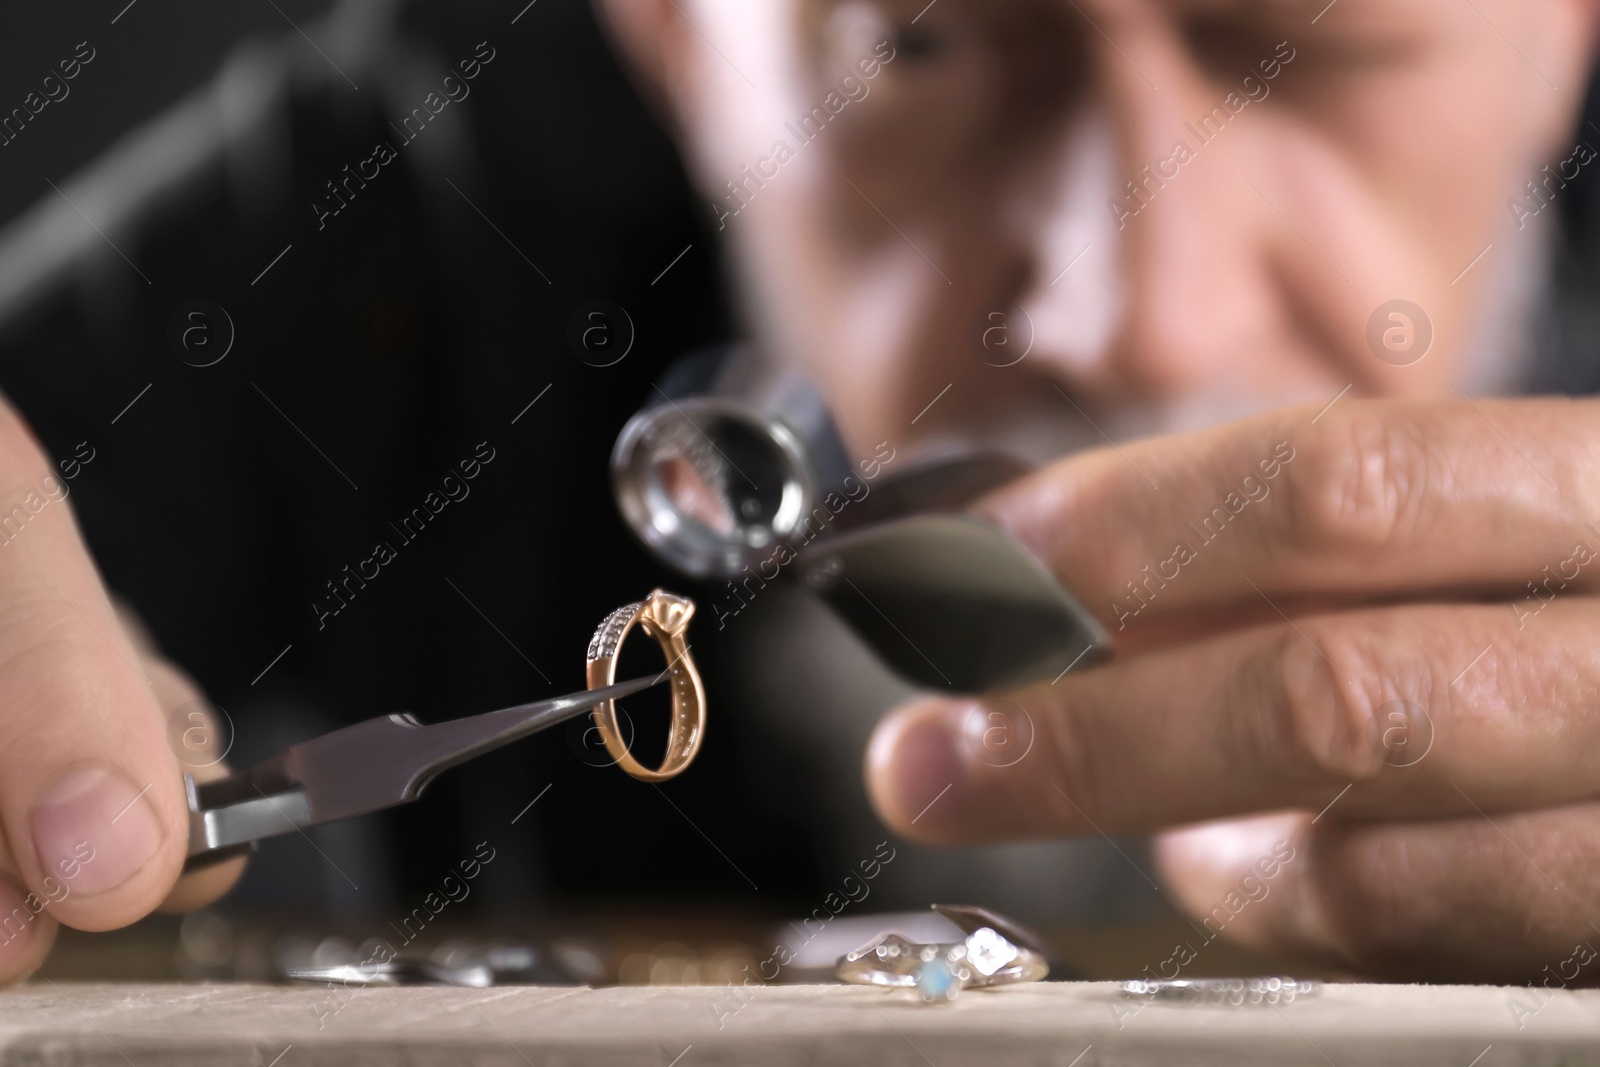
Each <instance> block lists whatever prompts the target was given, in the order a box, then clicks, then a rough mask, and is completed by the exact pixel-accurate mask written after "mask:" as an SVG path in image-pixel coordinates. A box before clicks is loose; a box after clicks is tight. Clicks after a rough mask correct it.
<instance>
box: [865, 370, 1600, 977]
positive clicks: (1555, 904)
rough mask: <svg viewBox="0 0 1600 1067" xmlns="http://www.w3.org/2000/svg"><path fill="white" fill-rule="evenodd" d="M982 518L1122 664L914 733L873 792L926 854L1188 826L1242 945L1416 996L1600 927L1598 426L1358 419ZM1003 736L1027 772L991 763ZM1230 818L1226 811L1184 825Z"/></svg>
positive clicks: (1166, 849)
mask: <svg viewBox="0 0 1600 1067" xmlns="http://www.w3.org/2000/svg"><path fill="white" fill-rule="evenodd" d="M978 510H979V511H980V513H982V514H983V515H985V516H986V517H988V518H991V519H993V520H994V521H996V522H998V523H999V524H1000V525H1001V526H1003V527H1004V528H1006V529H1007V530H1009V531H1011V532H1012V533H1014V534H1015V535H1016V536H1018V537H1019V538H1020V539H1021V540H1022V541H1023V542H1024V543H1026V544H1027V545H1029V546H1030V547H1031V548H1032V549H1033V550H1034V551H1035V552H1037V553H1038V555H1039V556H1040V558H1041V559H1043V560H1044V561H1045V562H1046V563H1047V564H1048V565H1049V566H1050V567H1051V568H1052V569H1053V570H1054V571H1055V573H1056V574H1057V575H1058V576H1059V577H1060V579H1061V580H1062V582H1063V583H1064V584H1065V585H1067V586H1068V587H1069V588H1071V589H1072V590H1074V592H1076V593H1077V594H1078V596H1079V597H1080V599H1081V600H1082V601H1083V602H1084V603H1085V605H1087V606H1088V607H1089V608H1090V610H1092V611H1094V612H1095V613H1096V614H1097V615H1098V616H1099V617H1100V618H1101V619H1102V621H1103V622H1104V623H1105V624H1106V625H1107V626H1108V627H1109V629H1110V630H1111V632H1112V634H1113V636H1114V638H1115V640H1116V641H1117V644H1118V649H1119V652H1118V658H1117V660H1116V661H1115V662H1113V663H1111V664H1110V665H1108V666H1105V667H1103V668H1100V669H1096V670H1092V671H1085V672H1081V673H1073V674H1068V675H1066V676H1064V677H1061V678H1059V679H1058V680H1056V681H1055V682H1054V683H1044V684H1040V685H1037V686H1034V687H1033V688H1030V689H1027V690H1023V691H1021V692H1016V693H1009V694H1005V695H1004V696H1003V697H997V698H995V699H994V700H992V701H990V702H989V705H988V706H987V707H985V705H984V703H983V702H980V701H975V700H969V701H952V700H944V699H930V700H928V701H925V702H922V703H919V704H917V705H914V706H912V707H909V708H904V709H901V710H900V711H898V712H896V713H895V714H894V715H892V716H890V717H889V718H888V719H886V720H885V721H884V723H883V724H882V725H880V727H879V728H878V732H877V734H876V736H875V738H874V740H873V744H872V747H871V750H870V752H869V754H868V774H869V782H870V788H871V791H872V795H873V798H874V803H875V804H876V806H877V808H878V810H879V812H880V813H881V814H882V816H883V817H884V819H885V820H886V821H887V822H888V823H889V824H890V825H891V826H893V827H894V828H896V829H897V830H899V831H900V832H901V833H904V834H906V835H907V836H910V837H914V838H918V839H922V840H925V841H930V842H937V843H947V844H956V843H976V842H987V841H994V840H997V839H1007V838H1039V837H1048V836H1060V835H1085V834H1095V833H1102V834H1108V835H1118V834H1140V833H1153V832H1158V831H1166V833H1165V834H1164V835H1163V837H1162V838H1161V839H1160V840H1159V842H1158V844H1157V858H1158V861H1159V863H1160V865H1161V868H1162V870H1163V873H1164V874H1165V877H1166V880H1167V882H1168V885H1169V888H1170V889H1171V890H1172V891H1173V893H1174V894H1175V896H1176V897H1177V899H1178V901H1179V902H1180V903H1181V904H1182V905H1183V906H1185V907H1186V908H1187V909H1188V910H1189V911H1191V912H1192V913H1194V915H1195V916H1196V917H1197V919H1201V920H1206V929H1207V930H1208V931H1210V932H1211V933H1212V934H1215V933H1217V932H1221V933H1225V934H1226V935H1228V936H1231V937H1236V938H1239V939H1241V940H1243V941H1245V942H1246V943H1249V944H1252V945H1254V946H1256V947H1260V948H1263V949H1267V950H1271V951H1277V952H1288V953H1291V954H1296V955H1300V956H1302V957H1307V958H1311V959H1315V960H1319V961H1321V962H1324V963H1327V964H1330V965H1333V966H1344V967H1352V968H1355V969H1358V970H1362V971H1367V972H1371V973H1381V974H1384V975H1389V976H1397V977H1432V978H1451V979H1454V980H1457V981H1459V980H1463V979H1473V978H1478V979H1503V980H1521V979H1523V978H1528V977H1532V976H1535V975H1536V974H1538V972H1540V970H1541V968H1543V967H1544V966H1545V965H1546V964H1550V965H1552V966H1555V965H1558V964H1560V963H1561V962H1562V961H1565V960H1567V959H1568V958H1569V957H1571V956H1572V955H1573V946H1574V944H1575V943H1576V942H1580V941H1585V940H1590V939H1592V938H1595V937H1600V927H1596V926H1594V925H1591V920H1595V921H1596V922H1600V890H1597V889H1596V875H1597V874H1600V803H1596V802H1595V800H1594V798H1595V797H1596V794H1597V792H1600V605H1597V604H1596V601H1595V600H1594V599H1593V598H1592V597H1591V596H1590V595H1588V594H1589V593H1590V592H1591V591H1593V590H1594V589H1596V588H1597V587H1600V527H1597V526H1595V525H1591V522H1592V521H1593V522H1600V405H1597V404H1596V403H1595V402H1594V401H1568V400H1517V401H1494V402H1491V401H1486V400H1485V401H1477V402H1460V401H1458V402H1454V403H1437V404H1419V403H1399V402H1376V401H1374V402H1363V401H1356V400H1351V399H1345V400H1343V401H1341V402H1339V403H1338V404H1336V405H1335V406H1333V407H1332V408H1330V409H1328V410H1326V412H1325V413H1322V414H1320V415H1319V413H1318V410H1317V409H1316V408H1310V409H1295V410H1288V411H1283V412H1277V413H1273V414H1271V415H1268V416H1263V417H1259V418H1255V419H1251V420H1247V421H1245V422H1241V423H1236V424H1233V425H1229V426H1226V427H1222V428H1219V429H1215V430H1210V431H1205V432H1202V433H1195V434H1189V435H1184V436H1181V437H1172V438H1165V439H1157V440H1151V441H1146V442H1142V443H1139V444H1133V445H1126V446H1123V447H1122V448H1121V450H1120V451H1114V450H1106V451H1100V452H1094V453H1090V454H1083V455H1078V456H1073V457H1071V458H1069V459H1066V460H1063V461H1062V462H1060V463H1057V464H1055V465H1054V466H1052V467H1050V468H1048V469H1046V470H1043V471H1041V472H1039V473H1037V474H1035V475H1033V476H1030V477H1028V478H1026V479H1024V480H1022V481H1020V482H1018V483H1016V484H1014V485H1011V486H1008V487H1007V488H1005V489H1004V490H1002V491H1000V492H998V493H996V494H994V495H993V496H991V497H989V498H988V499H986V500H985V501H983V502H982V504H981V505H980V507H979V509H978ZM1008 702H1009V703H1008ZM991 712H998V713H999V714H1000V715H1001V716H1003V718H1002V719H1000V720H996V719H993V718H992V716H991V714H990V713H991ZM1024 717H1025V720H1026V721H1025V722H1024V721H1022V720H1023V719H1024ZM995 722H1001V723H1002V724H1005V725H1009V726H1010V727H1011V728H1012V729H1013V736H1014V737H1015V736H1017V734H1018V733H1020V732H1021V731H1023V730H1025V729H1027V728H1029V727H1031V732H1032V748H1031V750H1030V751H1029V752H1028V755H1026V756H1025V757H1023V758H1021V759H1017V760H1015V762H1011V758H1010V757H1007V758H1004V759H1000V758H995V759H990V758H983V757H984V753H983V751H982V745H983V743H984V741H983V738H984V737H985V731H986V730H989V729H992V724H993V723H995ZM946 786H949V787H950V788H949V790H948V792H947V793H945V794H944V795H943V796H942V797H940V798H939V799H938V802H937V803H933V804H932V805H931V806H930V801H933V800H934V798H935V797H936V796H937V795H938V794H939V793H940V791H941V790H943V789H945V788H946ZM925 808H926V810H925V811H924V809H925ZM919 813H920V817H918V816H919ZM1274 813H1276V814H1274ZM913 819H915V825H912V821H913ZM1202 820H1227V821H1221V822H1211V823H1210V824H1208V825H1204V826H1189V827H1187V828H1184V829H1172V828H1173V827H1177V826H1181V825H1184V824H1193V823H1197V822H1200V821H1202ZM1280 842H1281V844H1280ZM1285 856H1289V857H1290V858H1289V859H1287V860H1285V859H1284V857H1285ZM1269 869H1270V870H1271V872H1272V873H1271V874H1270V875H1267V874H1266V872H1267V871H1268V870H1269ZM1246 879H1248V880H1246ZM1592 956H1593V954H1592V952H1591V953H1590V958H1592ZM1576 980H1577V981H1578V982H1584V981H1590V982H1595V981H1600V967H1597V968H1594V969H1593V973H1592V974H1591V973H1589V972H1588V971H1585V972H1584V973H1583V974H1582V975H1581V976H1579V977H1577V979H1576Z"/></svg>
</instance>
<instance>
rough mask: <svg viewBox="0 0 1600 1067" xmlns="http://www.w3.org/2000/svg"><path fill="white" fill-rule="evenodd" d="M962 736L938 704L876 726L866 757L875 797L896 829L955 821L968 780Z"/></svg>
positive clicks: (950, 713) (946, 708)
mask: <svg viewBox="0 0 1600 1067" xmlns="http://www.w3.org/2000/svg"><path fill="white" fill-rule="evenodd" d="M960 733H961V731H960V724H959V723H958V722H957V720H956V717H955V716H954V714H953V713H952V712H951V709H950V708H948V707H946V706H945V705H942V704H934V705H924V706H922V707H918V708H915V709H912V710H910V711H904V712H901V713H899V714H898V715H895V716H893V717H892V718H890V719H889V720H888V721H886V722H885V723H883V724H882V725H881V726H879V727H878V731H877V733H876V734H875V735H874V736H873V739H872V748H871V751H870V753H869V757H868V758H869V761H870V763H871V767H872V778H873V781H874V792H875V793H877V794H878V797H879V799H880V801H881V803H880V809H882V810H884V812H885V814H887V815H890V816H891V817H892V818H893V821H894V822H895V823H896V824H897V825H905V826H910V825H916V826H919V827H932V826H945V825H949V824H950V823H951V822H953V821H954V820H955V817H956V816H957V815H958V814H959V812H960V808H961V800H962V793H963V792H964V784H965V780H966V764H965V761H964V760H963V759H962V753H961V751H960V748H959V746H960V744H961V738H960Z"/></svg>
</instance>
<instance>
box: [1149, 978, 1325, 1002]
mask: <svg viewBox="0 0 1600 1067" xmlns="http://www.w3.org/2000/svg"><path fill="white" fill-rule="evenodd" d="M1122 992H1123V993H1124V994H1126V995H1128V996H1131V997H1154V998H1156V999H1158V1000H1162V1001H1165V1002H1168V1003H1172V1004H1226V1005H1230V1006H1235V1007H1237V1006H1243V1005H1247V1004H1267V1005H1272V1004H1288V1003H1290V1002H1291V1001H1293V1000H1294V999H1295V998H1297V997H1314V996H1316V995H1317V994H1318V993H1320V992H1322V982H1321V981H1320V980H1319V979H1316V978H1278V977H1273V978H1173V979H1167V980H1154V981H1145V980H1143V979H1134V980H1133V981H1130V982H1123V983H1122Z"/></svg>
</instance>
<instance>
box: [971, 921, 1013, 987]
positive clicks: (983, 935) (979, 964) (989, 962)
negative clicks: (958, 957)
mask: <svg viewBox="0 0 1600 1067" xmlns="http://www.w3.org/2000/svg"><path fill="white" fill-rule="evenodd" d="M966 946H967V960H968V962H970V963H971V964H972V966H973V968H974V969H975V970H977V972H978V973H979V974H981V975H983V976H984V977H985V978H988V977H991V976H992V975H993V974H994V972H996V971H998V970H999V969H1000V968H1002V967H1004V966H1006V965H1007V964H1010V963H1012V962H1013V961H1014V960H1016V958H1017V955H1018V953H1017V946H1015V945H1013V944H1012V943H1011V942H1009V941H1007V940H1006V939H1005V938H1003V937H1001V936H1000V935H999V934H997V933H995V931H994V930H993V929H992V928H990V927H987V926H985V927H983V928H982V929H979V930H977V931H975V932H974V933H972V934H969V935H968V936H967V942H966Z"/></svg>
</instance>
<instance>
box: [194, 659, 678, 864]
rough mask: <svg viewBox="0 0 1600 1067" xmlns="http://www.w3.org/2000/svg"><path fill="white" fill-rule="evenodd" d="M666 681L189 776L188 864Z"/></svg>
mask: <svg viewBox="0 0 1600 1067" xmlns="http://www.w3.org/2000/svg"><path fill="white" fill-rule="evenodd" d="M666 679H667V674H666V672H663V673H662V674H660V675H658V676H655V677H652V678H635V679H634V680H633V681H630V682H621V683H619V684H617V685H613V686H607V687H606V688H604V689H591V690H587V691H585V692H581V693H570V694H568V695H567V696H563V697H556V698H554V699H551V700H542V701H539V702H538V703H535V704H522V705H519V706H517V707H514V708H503V709H501V710H500V711H490V712H485V713H484V714H482V715H470V716H467V717H466V718H462V719H453V720H450V721H448V722H441V723H435V724H433V725H431V726H425V725H423V724H422V723H419V722H417V720H416V719H414V718H413V717H412V716H411V715H409V714H403V715H384V716H381V717H379V718H376V719H368V720H367V721H365V722H359V723H356V724H355V725H354V726H347V727H345V728H344V729H342V730H335V731H333V732H332V733H328V734H324V735H322V736H321V737H316V738H312V739H311V740H310V741H302V742H301V743H300V744H298V745H293V746H291V747H289V748H287V749H284V750H283V751H282V752H280V753H278V754H277V755H276V756H273V757H271V758H270V759H267V760H264V761H262V762H261V763H258V764H256V765H255V766H254V767H250V768H247V769H245V770H242V771H239V772H237V773H235V774H231V775H229V776H228V777H226V778H220V779H218V780H217V781H214V782H205V783H203V784H197V783H196V782H195V781H194V778H193V776H192V775H184V785H185V788H186V789H187V791H188V798H189V866H191V867H194V866H200V865H204V864H206V863H209V862H216V861H219V860H222V859H226V858H229V857H231V856H234V855H238V854H240V853H242V852H245V851H247V850H248V848H249V846H250V844H251V843H252V842H254V841H256V840H257V839H259V838H263V837H271V836H273V835H275V834H284V833H289V832H290V831H292V830H299V829H302V828H304V827H307V826H316V825H318V824H320V823H325V822H332V821H333V820H335V819H346V818H349V817H351V816H353V815H364V814H366V813H368V812H372V811H378V810H380V809H383V808H391V807H394V806H395V805H397V804H405V803H407V802H409V801H412V800H416V799H417V797H419V796H421V795H422V791H423V789H425V788H427V785H428V783H429V782H431V781H432V780H433V778H434V776H435V775H437V774H438V773H439V772H440V771H443V770H446V769H448V768H450V767H454V766H455V765H456V764H458V763H463V762H465V761H467V760H469V759H472V758H473V757H474V756H480V755H482V754H483V753H485V752H489V751H492V750H494V749H497V748H499V747H500V746H502V745H506V744H510V743H511V742H512V741H516V740H518V739H520V738H523V737H526V736H528V735H529V734H532V733H537V732H538V731H540V730H543V729H545V728H547V727H550V726H555V725H557V724H558V723H562V722H565V721H567V720H568V719H571V718H574V717H575V716H578V715H581V714H583V713H584V712H586V711H588V710H589V709H590V708H593V707H594V706H595V705H596V704H599V703H601V702H603V701H607V700H620V699H622V698H623V697H626V696H631V695H633V694H634V693H638V692H640V691H642V690H644V689H648V688H650V687H651V686H653V685H656V684H658V683H660V682H663V681H665V680H666Z"/></svg>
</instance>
